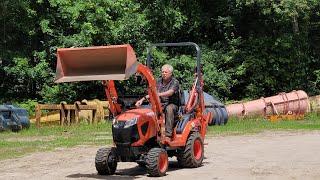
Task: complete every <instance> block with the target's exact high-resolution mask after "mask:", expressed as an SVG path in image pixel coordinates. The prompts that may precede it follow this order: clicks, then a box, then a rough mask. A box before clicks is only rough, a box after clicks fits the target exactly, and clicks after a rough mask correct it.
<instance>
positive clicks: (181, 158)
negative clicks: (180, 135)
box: [177, 132, 204, 168]
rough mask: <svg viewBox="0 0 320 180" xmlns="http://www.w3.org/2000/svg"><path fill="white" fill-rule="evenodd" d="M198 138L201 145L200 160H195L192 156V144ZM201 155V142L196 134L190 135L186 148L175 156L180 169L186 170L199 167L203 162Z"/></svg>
mask: <svg viewBox="0 0 320 180" xmlns="http://www.w3.org/2000/svg"><path fill="white" fill-rule="evenodd" d="M198 138H200V141H201V144H202V157H201V159H200V160H198V161H197V160H196V159H195V158H194V155H193V142H194V141H195V140H196V139H198ZM203 154H204V148H203V141H202V138H201V136H200V134H199V133H198V132H194V133H191V134H190V136H189V138H188V140H187V143H186V146H185V148H184V149H183V150H181V151H179V152H178V154H177V159H178V164H179V165H180V166H182V167H186V168H196V167H199V166H201V164H202V161H203Z"/></svg>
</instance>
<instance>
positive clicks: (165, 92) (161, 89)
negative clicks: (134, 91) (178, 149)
mask: <svg viewBox="0 0 320 180" xmlns="http://www.w3.org/2000/svg"><path fill="white" fill-rule="evenodd" d="M179 89H180V85H179V81H178V80H177V79H176V78H174V77H173V67H172V66H171V65H169V64H165V65H163V66H162V68H161V78H159V79H157V90H158V95H159V97H160V101H161V104H162V107H163V108H164V112H165V119H166V121H165V126H166V132H165V135H166V137H169V138H172V129H173V126H174V119H175V118H174V117H175V115H176V113H177V112H178V105H179ZM148 98H149V95H146V96H144V97H143V98H141V99H140V100H138V101H137V102H136V104H135V105H136V107H140V106H141V104H142V103H143V101H144V100H146V99H148Z"/></svg>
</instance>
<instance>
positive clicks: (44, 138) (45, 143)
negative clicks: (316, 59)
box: [0, 122, 112, 160]
mask: <svg viewBox="0 0 320 180" xmlns="http://www.w3.org/2000/svg"><path fill="white" fill-rule="evenodd" d="M111 142H112V135H111V123H110V122H107V123H98V124H90V125H88V124H79V125H73V126H70V127H60V126H44V127H41V128H39V129H38V128H36V127H35V126H34V125H33V124H32V125H31V127H30V128H29V129H27V130H22V131H20V132H18V133H14V132H10V131H5V132H2V133H0V160H3V159H9V158H15V157H20V156H22V155H25V154H29V153H33V152H41V151H50V150H53V149H55V148H61V147H73V146H76V145H101V146H102V145H106V144H110V143H111Z"/></svg>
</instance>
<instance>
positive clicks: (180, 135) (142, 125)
mask: <svg viewBox="0 0 320 180" xmlns="http://www.w3.org/2000/svg"><path fill="white" fill-rule="evenodd" d="M157 46H193V47H195V49H196V65H197V67H196V73H197V74H196V76H195V81H194V83H193V86H192V87H191V90H190V92H189V94H188V96H186V97H188V98H187V99H184V98H181V104H180V107H179V109H180V110H179V112H180V113H179V115H178V116H177V117H176V118H177V119H178V123H177V124H176V126H175V128H174V133H173V137H172V139H168V138H166V137H165V133H164V132H165V126H164V124H165V116H164V113H163V108H162V107H161V103H160V99H159V96H158V95H157V88H156V80H155V78H154V76H153V74H152V71H151V69H150V68H149V67H148V66H150V61H151V50H152V48H154V47H157ZM200 56H201V52H200V48H199V46H198V45H197V44H195V43H192V42H184V43H160V44H153V45H151V46H150V47H149V48H148V58H147V66H146V65H143V64H141V63H139V62H137V59H136V55H135V53H134V51H133V49H132V47H131V46H130V45H113V46H100V47H87V48H61V49H58V51H57V59H58V60H57V69H56V82H58V83H59V82H71V81H91V80H102V81H103V84H104V86H105V93H106V97H107V99H108V101H109V104H110V111H111V113H112V115H113V117H114V119H113V125H112V133H113V142H114V147H111V148H101V149H99V150H98V152H97V154H96V157H95V166H96V169H97V171H98V173H99V174H101V175H112V174H114V173H115V171H116V169H117V163H118V162H137V163H138V164H139V165H142V166H146V169H147V172H148V173H149V174H150V175H151V176H163V175H165V174H166V172H167V170H168V165H169V162H168V157H172V156H176V157H177V159H178V164H179V165H181V166H182V167H190V168H195V167H199V166H200V165H201V164H202V161H203V157H204V145H203V141H204V138H205V135H206V130H207V125H208V121H209V120H210V119H212V113H211V112H208V111H205V104H204V94H203V90H202V87H203V83H204V82H203V79H202V73H201V72H200V71H201V70H200ZM135 73H139V74H140V75H143V76H144V78H145V79H146V81H147V83H148V95H149V96H150V99H149V104H150V105H149V106H144V107H142V108H132V109H129V110H124V109H123V108H122V106H121V104H120V103H119V100H118V94H117V91H116V88H115V83H114V80H125V79H128V78H129V77H130V76H131V75H134V74H135Z"/></svg>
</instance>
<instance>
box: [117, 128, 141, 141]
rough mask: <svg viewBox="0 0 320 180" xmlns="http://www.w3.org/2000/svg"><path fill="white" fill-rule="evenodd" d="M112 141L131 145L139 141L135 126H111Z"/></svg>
mask: <svg viewBox="0 0 320 180" xmlns="http://www.w3.org/2000/svg"><path fill="white" fill-rule="evenodd" d="M112 134H113V141H114V142H115V143H116V144H117V143H121V144H131V143H134V142H136V141H138V140H139V133H138V128H137V125H133V126H130V127H127V128H124V126H117V127H115V126H112Z"/></svg>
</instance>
